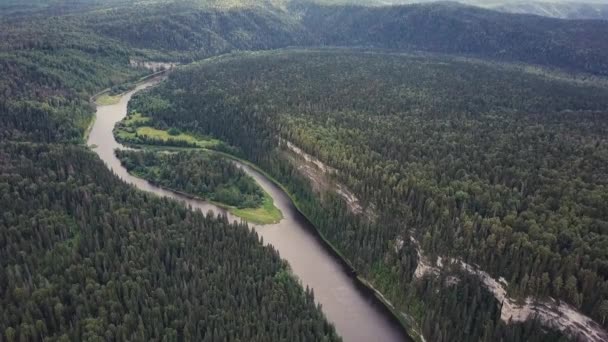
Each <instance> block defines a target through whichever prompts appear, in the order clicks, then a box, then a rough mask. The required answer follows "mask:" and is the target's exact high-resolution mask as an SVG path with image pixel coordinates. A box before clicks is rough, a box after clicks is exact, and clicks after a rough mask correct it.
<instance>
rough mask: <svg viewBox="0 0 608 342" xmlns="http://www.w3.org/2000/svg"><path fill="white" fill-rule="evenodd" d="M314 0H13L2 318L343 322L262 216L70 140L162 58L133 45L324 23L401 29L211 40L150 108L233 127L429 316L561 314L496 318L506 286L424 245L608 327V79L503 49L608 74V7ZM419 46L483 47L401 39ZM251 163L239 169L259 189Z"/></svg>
mask: <svg viewBox="0 0 608 342" xmlns="http://www.w3.org/2000/svg"><path fill="white" fill-rule="evenodd" d="M317 3H324V4H328V3H337V1H330V0H327V1H308V0H306V1H304V0H302V1H296V0H293V1H283V0H269V1H263V2H257V1H241V0H235V1H229V2H227V1H220V0H215V1H170V0H167V1H140V2H137V3H136V4H134V3H133V2H131V1H125V0H76V1H65V0H53V1H41V0H26V1H14V0H8V1H4V2H2V3H1V4H0V74H2V77H1V78H0V141H2V145H1V146H0V170H1V175H0V177H1V178H0V179H1V181H0V191H1V192H2V194H1V195H0V198H1V201H2V216H1V217H0V265H1V266H2V267H0V293H2V296H0V301H1V303H0V304H1V305H0V310H1V314H0V327H2V331H0V336H2V337H0V340H2V339H4V338H5V339H6V340H8V341H11V340H17V339H20V340H27V339H43V338H48V339H50V340H59V339H61V340H85V339H106V340H107V339H115V340H161V339H166V340H184V339H188V338H190V339H196V340H210V341H213V340H259V341H268V340H287V339H295V340H302V341H310V340H323V339H326V340H335V339H337V337H336V334H335V332H334V331H333V328H332V327H331V326H330V325H329V324H328V323H327V322H326V321H325V319H324V318H323V317H322V315H321V313H320V311H319V310H318V309H317V308H315V304H314V301H313V296H312V293H311V291H307V292H305V291H304V290H303V289H301V288H300V287H299V285H298V284H297V283H296V282H295V281H294V280H293V278H292V277H291V276H290V275H289V271H288V269H287V267H286V266H285V265H284V264H283V263H281V261H280V259H279V258H278V256H277V253H276V252H274V251H273V250H272V249H269V248H265V247H262V246H261V245H260V243H259V242H258V239H257V237H256V236H255V234H254V233H252V232H251V231H249V230H248V229H246V228H245V227H244V226H242V225H234V224H230V223H228V222H226V221H225V219H222V218H214V217H211V216H209V215H208V216H204V215H203V214H201V213H192V212H189V211H188V210H186V209H184V208H181V207H180V206H178V205H177V204H175V203H173V202H171V201H167V200H160V199H156V198H154V197H153V196H151V195H145V194H142V193H139V192H136V191H134V190H133V189H131V188H129V187H127V186H126V185H124V184H122V183H120V182H119V181H118V180H117V179H116V178H115V177H114V176H112V174H111V173H110V172H109V171H105V167H104V166H103V164H102V163H100V162H99V161H98V160H97V159H96V158H95V157H94V156H93V155H92V154H91V153H89V152H88V151H86V149H85V148H84V147H82V146H76V145H77V144H79V143H81V142H82V138H83V135H85V134H86V131H87V127H89V125H90V123H91V120H92V119H93V113H94V107H93V106H92V105H91V102H90V99H91V97H92V96H93V95H94V94H95V93H97V92H99V91H101V90H103V89H106V88H113V89H114V92H119V91H120V90H122V89H125V88H123V87H122V86H121V85H124V84H125V83H130V84H131V83H132V82H134V81H136V80H137V79H139V78H140V77H142V76H143V75H145V74H147V73H149V70H145V69H144V68H142V67H141V66H137V65H136V64H137V63H133V62H134V61H146V60H154V61H171V62H181V63H188V62H191V61H194V60H198V59H201V58H206V57H211V56H216V55H218V54H222V53H226V52H231V51H235V50H266V49H275V48H281V47H288V46H301V47H310V46H318V45H328V46H330V45H339V46H345V47H351V48H352V47H357V48H361V47H375V48H381V49H385V50H390V51H386V52H385V53H378V52H377V51H376V52H370V51H367V50H364V49H361V50H358V51H355V52H353V51H349V50H348V49H343V50H313V51H310V52H301V51H295V50H294V51H287V52H286V51H282V52H276V53H259V52H258V53H251V54H242V55H235V56H226V57H217V58H212V59H210V60H206V61H204V62H201V63H200V64H197V65H195V66H192V67H186V68H183V70H179V71H177V72H175V74H173V75H172V76H171V78H170V79H169V80H168V81H167V82H166V84H164V85H163V86H161V87H159V88H158V89H157V90H155V91H153V92H151V93H148V94H142V95H140V96H138V97H137V98H136V99H135V101H134V102H133V104H132V107H133V108H135V109H138V110H140V111H141V112H142V113H144V114H145V115H147V116H149V117H150V118H151V119H152V120H153V122H152V123H151V125H152V126H153V127H163V128H164V127H174V128H176V129H180V130H181V131H187V132H193V133H197V134H200V135H201V136H213V137H217V138H219V139H222V140H223V141H226V142H227V143H229V144H230V145H231V146H234V149H230V150H227V151H226V152H230V153H234V154H237V155H238V156H240V157H244V158H247V159H249V160H251V161H253V162H255V163H257V164H258V165H259V166H260V167H262V168H263V169H264V170H265V171H267V172H268V173H270V174H271V175H272V176H273V177H274V178H275V179H277V180H278V181H279V182H280V183H282V184H283V185H285V186H286V187H287V188H288V190H289V191H290V192H291V194H292V195H293V196H294V198H295V199H296V202H297V204H298V207H299V208H300V209H301V210H302V211H303V212H304V214H305V215H306V216H307V217H308V218H309V219H310V220H311V221H312V222H313V223H314V224H315V226H316V227H317V228H318V229H319V230H320V232H321V233H322V234H323V235H324V237H325V238H327V239H328V240H329V241H330V242H331V243H332V244H333V245H334V246H335V247H336V248H337V249H338V250H339V251H340V252H341V253H342V254H343V255H344V256H345V257H346V258H347V259H348V260H349V261H350V262H351V263H352V264H353V265H354V266H355V268H356V269H357V271H358V272H359V273H360V274H361V275H362V276H364V277H365V278H367V279H369V280H370V281H371V282H372V283H373V284H374V285H375V286H376V287H377V288H378V289H379V290H381V291H382V293H384V294H385V295H386V296H387V297H388V298H389V299H390V300H391V301H392V302H393V303H394V304H395V305H396V306H397V308H398V309H399V310H400V311H403V312H405V313H408V314H411V315H412V316H414V318H415V319H416V321H417V322H418V323H419V325H420V326H421V328H422V331H423V333H424V335H425V336H426V337H428V338H429V339H431V340H436V341H449V340H484V341H495V340H501V339H502V340H504V341H520V340H547V341H554V340H556V339H558V338H559V337H558V336H557V335H558V334H556V333H554V332H552V331H547V330H545V328H541V327H540V326H539V325H538V322H537V321H535V320H530V321H528V322H527V323H525V324H505V323H504V322H502V321H501V320H500V305H501V303H497V302H496V300H494V299H493V297H492V295H491V294H490V293H488V292H487V291H486V290H485V289H483V288H482V287H481V286H480V284H479V279H477V278H475V277H471V276H469V275H467V274H466V273H464V272H462V270H459V269H458V267H452V266H453V265H447V266H446V272H442V273H441V274H440V275H439V276H437V277H429V276H427V277H422V278H419V277H416V275H415V270H416V267H417V265H418V264H419V263H420V256H419V255H418V254H417V250H418V248H420V249H421V251H422V253H423V254H424V255H425V257H427V258H428V259H429V260H431V262H432V263H433V264H436V261H437V260H438V258H439V257H442V258H443V260H446V258H456V259H459V260H463V261H466V262H468V263H470V264H477V265H479V266H480V267H481V268H482V269H484V270H485V271H487V272H489V273H490V274H491V275H492V276H494V277H504V278H505V280H506V282H507V283H508V284H509V286H508V291H509V294H510V295H512V296H514V297H516V298H519V299H523V298H525V297H526V296H534V297H535V298H548V297H553V298H557V299H558V300H560V301H563V302H567V303H570V304H572V305H573V306H574V307H576V308H577V309H579V310H580V311H581V312H583V313H585V314H587V315H590V316H591V317H593V318H594V319H595V320H596V321H597V322H598V323H600V324H602V325H603V326H604V327H608V322H607V320H606V318H608V300H607V299H608V282H607V277H608V254H607V251H608V239H607V238H606V231H607V229H608V223H607V221H608V217H606V215H607V213H608V208H606V203H608V197H607V195H606V194H607V193H608V192H607V191H606V186H607V181H608V180H607V179H606V175H607V174H608V173H607V171H608V170H606V167H607V165H608V164H607V161H608V148H607V145H606V136H607V135H606V129H607V127H606V121H605V118H604V115H605V114H606V111H607V110H608V91H607V90H606V89H605V88H604V86H602V85H601V84H600V83H597V84H595V83H594V82H593V81H580V82H569V81H567V80H565V79H562V78H563V74H560V76H559V77H558V76H556V77H548V76H547V75H549V76H550V75H553V74H552V73H551V74H547V71H546V70H545V69H542V72H543V73H545V76H547V77H545V76H539V73H536V74H533V73H527V72H524V71H522V70H524V69H522V68H516V67H514V66H502V65H498V64H495V63H494V62H496V61H508V62H517V63H532V64H534V65H535V66H538V65H540V66H542V67H549V68H559V69H561V70H564V71H566V72H581V71H582V72H585V73H588V74H593V75H596V76H597V75H606V74H608V65H607V64H606V61H607V60H608V45H607V44H608V41H607V40H606V37H608V23H606V22H603V21H564V20H556V19H550V18H541V17H536V16H522V15H507V14H501V13H498V12H494V11H488V10H483V9H477V8H473V7H468V6H462V5H457V4H454V3H441V4H426V5H415V6H390V7H377V8H369V7H362V6H339V5H332V6H327V5H319V4H317ZM412 50H415V51H416V52H422V53H427V52H432V53H448V54H455V55H460V56H465V57H475V58H485V59H488V60H489V61H486V62H480V61H471V60H466V59H463V58H452V57H448V56H445V57H437V56H435V57H433V56H428V55H423V54H422V53H418V56H424V57H412V56H409V55H399V54H398V53H401V52H407V51H412ZM391 51H393V52H395V53H394V54H391V53H389V52H391ZM526 70H527V69H526ZM535 70H536V71H538V69H535ZM159 104H162V106H161V105H159ZM280 141H281V142H283V143H284V142H286V141H289V142H291V143H293V144H295V146H298V147H299V148H301V149H302V150H303V151H305V152H306V153H308V154H310V155H312V156H314V157H316V158H318V159H320V161H322V162H323V163H325V164H327V165H329V166H330V167H332V168H335V169H336V170H338V171H337V172H336V173H333V174H332V175H331V176H330V177H331V178H332V181H334V182H337V183H339V184H342V185H344V187H345V188H348V189H349V190H350V191H352V192H353V193H354V194H355V195H356V197H357V198H358V199H359V200H360V202H361V205H362V206H363V207H364V210H362V211H361V213H359V212H353V210H352V208H350V207H349V206H348V205H347V203H345V201H344V198H343V197H342V196H340V195H339V194H335V193H333V192H327V193H325V192H323V193H319V190H318V189H316V188H314V187H313V186H312V185H311V184H310V180H309V179H308V178H307V177H306V174H304V173H302V172H301V170H300V168H299V165H298V164H297V158H294V157H293V155H291V154H292V151H291V152H290V150H289V149H288V148H285V144H279V142H280ZM182 143H183V142H182ZM183 144H186V143H183ZM226 146H228V145H223V144H222V145H220V147H219V149H222V148H226ZM172 158H180V157H172ZM184 158H185V157H184ZM197 158H206V156H197V157H188V158H186V159H187V160H186V159H183V160H181V161H182V162H183V163H184V164H183V165H184V167H186V165H187V164H188V163H191V162H196V161H197V160H199V159H197ZM202 160H203V159H200V161H201V162H202ZM294 160H295V161H296V163H294ZM134 161H135V162H139V161H142V162H143V159H141V160H140V159H137V158H131V162H132V163H133V162H134ZM207 162H208V161H205V163H207ZM212 163H214V162H212ZM163 165H165V166H166V168H168V166H169V165H170V164H169V163H167V164H163ZM213 165H214V167H215V166H218V167H220V168H221V167H222V166H221V165H223V164H222V162H218V163H214V164H213ZM131 166H132V167H135V166H134V165H131ZM171 166H173V165H171ZM173 169H174V168H173V167H172V171H173ZM222 170H223V171H222V172H230V171H229V170H228V168H226V169H222ZM195 171H197V172H202V171H201V170H195ZM139 172H143V171H141V170H140V171H139ZM191 172H194V171H192V170H188V173H187V174H184V178H182V177H178V178H172V179H170V180H166V181H168V182H171V183H169V185H175V186H179V187H181V186H184V187H187V188H188V192H190V191H192V192H193V193H197V192H198V194H199V195H200V194H203V191H209V185H210V183H209V184H208V183H206V181H201V182H200V183H199V182H197V181H193V180H192V179H197V178H199V179H201V180H208V179H209V178H205V177H208V176H211V175H209V174H204V173H196V174H194V173H191ZM146 175H148V176H150V177H152V173H146ZM154 175H155V176H156V175H158V176H159V177H160V178H159V179H158V180H157V181H158V182H161V181H162V179H164V178H165V177H164V176H163V174H162V173H159V174H157V173H156V172H154ZM161 176H163V177H161ZM186 176H187V178H186ZM213 177H215V176H213ZM219 178H220V179H222V178H223V175H220V176H219ZM237 178H238V177H237ZM224 180H225V179H224ZM186 181H188V182H190V184H186V183H183V184H174V183H173V182H186ZM193 182H195V183H193ZM245 184H248V182H247V181H243V184H240V183H233V184H231V185H230V186H231V187H232V189H234V188H235V187H237V188H239V189H240V190H241V191H243V190H244V191H245V193H248V194H249V195H251V196H252V197H251V198H250V197H247V200H253V201H255V198H256V197H255V194H256V191H255V190H253V189H252V188H249V185H245ZM216 185H217V184H214V186H216ZM241 187H242V188H241ZM215 190H218V188H217V186H216V188H215ZM215 190H214V192H215ZM220 190H221V189H220ZM199 191H200V192H199ZM209 196H211V195H209ZM242 199H243V198H242V197H239V196H236V197H235V198H233V199H228V201H231V200H235V201H236V202H234V203H237V202H240V201H241V200H242ZM237 206H238V204H237ZM410 238H413V240H411V239H410ZM398 246H402V248H396V247H398ZM454 279H457V281H455V280H454ZM446 284H447V285H446ZM168 298H170V299H171V300H168ZM463 318H466V319H463ZM294 327H295V328H294Z"/></svg>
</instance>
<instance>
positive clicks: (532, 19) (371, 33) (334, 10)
mask: <svg viewBox="0 0 608 342" xmlns="http://www.w3.org/2000/svg"><path fill="white" fill-rule="evenodd" d="M299 11H300V12H301V15H302V22H303V25H304V26H306V27H307V28H308V29H309V30H311V32H312V33H313V35H314V36H315V37H317V39H318V42H319V43H322V44H325V45H335V46H365V47H376V48H385V49H393V50H423V51H432V52H440V53H450V54H464V55H469V56H478V57H484V58H492V59H496V60H502V61H512V62H524V63H533V64H540V65H546V66H551V67H558V68H564V69H567V70H573V71H584V72H588V73H593V74H601V75H608V64H607V62H606V61H608V39H606V37H608V22H605V21H583V20H581V21H568V20H559V19H553V18H545V17H537V16H530V15H517V14H507V13H501V12H497V11H492V10H487V9H482V8H476V7H472V6H465V5H461V4H458V3H453V2H439V3H429V4H415V5H407V6H385V7H364V6H361V7H356V6H354V7H353V6H314V5H312V6H302V7H300V8H299Z"/></svg>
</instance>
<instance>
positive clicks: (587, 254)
mask: <svg viewBox="0 0 608 342" xmlns="http://www.w3.org/2000/svg"><path fill="white" fill-rule="evenodd" d="M262 84H263V85H264V86H263V87H261V86H260V85H262ZM160 100H162V101H164V103H168V105H166V106H164V107H163V108H162V110H159V111H155V110H154V109H153V108H151V107H150V106H147V107H146V115H148V116H150V117H151V118H153V120H157V121H161V122H164V123H165V124H168V125H172V126H176V127H183V128H186V127H187V128H189V129H193V128H195V129H198V130H199V132H200V133H201V134H213V135H214V136H217V137H218V138H220V139H222V140H225V141H227V142H229V143H230V144H233V145H235V146H238V147H240V148H241V149H242V151H243V152H244V154H245V155H246V156H247V158H250V159H251V160H252V161H254V162H256V163H258V164H259V165H261V166H262V167H263V168H264V169H265V170H267V171H269V172H270V173H271V174H272V175H273V176H275V177H276V178H277V179H279V180H280V181H281V182H284V183H285V184H288V188H289V189H290V191H291V192H293V193H294V195H295V197H296V198H297V200H298V202H299V204H300V207H301V209H303V211H304V212H305V214H306V215H307V216H309V217H310V218H311V219H312V220H313V222H314V223H315V225H316V226H317V227H318V228H319V229H320V230H321V231H322V233H323V234H324V235H325V236H326V237H327V238H328V239H329V240H330V241H331V242H332V243H333V244H334V245H335V246H337V248H338V249H339V250H340V251H342V252H343V253H344V254H345V255H346V256H347V257H348V258H349V260H351V261H352V262H353V263H354V264H355V265H356V267H357V269H359V270H360V271H362V273H363V274H365V275H366V276H367V277H369V278H370V279H372V280H374V281H375V282H376V283H377V284H379V286H380V287H381V288H382V289H383V290H384V292H385V293H387V294H389V295H392V297H391V298H392V299H395V301H397V302H399V303H403V305H404V307H408V308H410V309H411V308H412V307H413V305H412V302H413V299H412V298H411V297H413V296H412V295H411V294H412V293H413V291H411V289H412V287H415V286H417V285H415V282H414V283H413V282H412V276H413V272H414V269H415V265H416V261H417V260H416V259H417V257H416V255H415V253H412V249H413V246H410V248H409V251H408V248H404V249H402V250H400V251H399V252H398V253H395V252H394V250H395V248H394V245H395V243H397V242H398V241H404V240H408V239H409V236H412V237H414V238H415V239H416V240H417V241H419V242H420V245H421V247H422V250H423V251H424V253H425V254H426V255H428V256H430V258H431V259H432V260H434V259H435V258H436V257H439V256H442V257H444V258H445V257H456V258H459V259H462V260H465V261H467V262H469V263H473V264H477V265H480V266H481V267H482V269H484V270H486V271H487V272H489V273H490V274H492V275H493V276H495V277H496V278H498V277H504V278H505V279H506V280H507V282H508V283H509V288H508V290H509V292H510V293H511V294H512V295H513V296H515V297H520V298H524V297H525V296H528V295H530V296H535V297H537V298H542V297H546V296H551V297H554V298H559V299H561V300H564V301H567V302H568V303H571V304H572V305H573V306H575V307H576V308H579V309H580V310H581V311H583V312H585V313H587V314H589V315H591V316H592V317H594V318H595V319H596V320H597V322H600V323H606V320H605V318H606V315H608V312H607V309H608V302H607V299H608V282H607V276H608V274H607V273H606V271H607V268H606V265H608V254H606V251H607V250H608V249H607V247H608V246H607V243H608V238H607V235H606V229H608V217H606V213H608V208H606V203H608V202H607V200H608V198H607V197H606V194H607V192H606V186H607V181H608V180H607V179H606V174H608V170H606V165H608V164H607V163H606V158H607V156H608V150H607V148H608V145H607V142H606V130H607V128H608V127H607V126H606V122H605V120H604V115H605V113H606V111H607V110H608V89H606V88H604V87H600V86H594V85H584V84H580V83H574V82H568V81H563V80H562V81H560V80H554V79H551V78H548V77H544V76H538V75H535V74H530V73H526V72H522V71H521V70H519V69H515V68H512V67H504V66H497V65H492V64H487V63H479V62H463V61H459V60H453V59H449V58H428V57H425V58H420V57H408V56H403V55H396V54H381V53H369V52H368V53H366V52H351V51H347V50H320V51H306V52H302V51H293V50H292V51H290V50H287V51H283V52H272V53H267V54H239V55H235V56H228V57H225V58H223V59H219V60H214V61H208V62H202V63H200V64H198V65H194V66H191V67H188V68H184V69H183V70H180V71H178V72H176V73H174V74H172V75H171V77H170V79H169V80H168V81H167V82H166V83H165V84H164V85H162V86H161V87H159V88H158V89H156V90H154V91H152V92H151V93H149V94H143V95H141V96H139V97H138V98H137V99H136V101H134V102H133V104H134V106H135V107H134V108H133V109H135V110H139V109H140V108H139V107H137V105H138V104H141V103H158V102H159V101H160ZM234 123H238V124H236V125H235V124H234ZM279 137H280V138H282V139H284V140H288V141H290V142H292V143H293V144H295V145H297V146H299V147H300V148H302V149H303V150H304V151H306V152H307V153H309V154H311V155H314V156H316V157H317V158H319V159H320V160H321V161H323V162H324V163H326V164H328V165H330V166H331V167H334V168H336V169H337V170H338V172H337V173H336V174H335V175H334V176H333V177H335V178H337V180H338V181H340V182H342V183H343V184H345V185H347V186H348V187H349V188H350V189H351V190H353V191H354V193H355V194H356V195H357V196H358V197H359V199H360V200H361V201H362V202H363V203H364V204H365V205H366V206H367V207H368V208H369V210H367V211H365V212H364V214H361V215H353V214H351V213H349V211H348V207H347V206H346V205H345V203H344V202H343V201H342V200H341V198H340V197H339V196H335V195H334V196H332V195H328V196H323V197H322V198H323V200H322V201H319V200H318V198H319V196H317V195H315V194H314V193H313V191H312V188H311V187H310V185H309V184H308V183H307V181H306V180H305V179H303V178H302V175H301V174H300V173H298V171H297V167H296V166H294V165H291V164H289V162H288V161H287V159H286V158H284V156H283V153H284V151H283V152H281V149H279V148H278V146H279ZM370 211H371V212H373V214H371V215H370V214H366V213H369V212H370ZM387 260H388V261H390V262H388V263H387ZM412 265H414V266H413V267H412ZM400 289H410V291H407V290H405V291H404V290H400ZM477 291H479V289H478V290H477ZM408 293H409V294H408ZM422 298H426V297H422ZM476 300H478V299H476ZM406 303H407V305H406ZM444 304H445V303H438V304H437V305H438V306H442V305H444ZM498 304H499V303H497V305H498ZM431 312H432V311H429V310H427V311H426V312H421V313H420V315H426V316H427V317H428V315H429V314H431ZM434 314H437V313H434ZM422 320H425V318H422ZM432 328H433V327H429V329H430V330H425V333H427V334H431V330H432ZM459 328H461V327H459ZM446 329H447V330H444V333H454V331H453V330H452V329H449V328H446ZM497 329H498V328H497ZM455 330H456V329H455ZM443 336H444V338H446V336H447V335H443ZM476 336H477V337H480V336H479V335H476Z"/></svg>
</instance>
